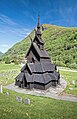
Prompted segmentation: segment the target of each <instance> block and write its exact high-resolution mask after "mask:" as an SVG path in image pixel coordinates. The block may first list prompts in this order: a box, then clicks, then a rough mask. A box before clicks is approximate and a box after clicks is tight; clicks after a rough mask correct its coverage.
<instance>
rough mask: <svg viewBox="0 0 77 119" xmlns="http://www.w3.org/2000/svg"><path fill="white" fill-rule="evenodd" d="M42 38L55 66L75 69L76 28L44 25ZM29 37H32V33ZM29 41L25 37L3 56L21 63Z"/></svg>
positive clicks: (76, 65)
mask: <svg viewBox="0 0 77 119" xmlns="http://www.w3.org/2000/svg"><path fill="white" fill-rule="evenodd" d="M43 27H44V28H45V30H44V31H42V38H43V40H44V42H45V48H46V50H47V51H48V53H49V55H50V57H51V59H52V61H53V62H55V63H56V64H57V65H60V66H68V67H73V68H77V28H64V27H59V26H55V25H49V24H44V25H43ZM30 36H31V37H32V38H33V37H34V31H32V32H31V34H30ZM30 44H31V42H30V39H29V37H26V38H25V39H24V40H22V41H21V42H19V43H16V44H15V45H14V46H13V47H12V48H10V49H9V50H8V51H7V52H6V53H5V54H4V55H3V58H4V59H6V57H8V58H10V59H14V60H18V61H21V60H22V59H24V57H25V54H26V53H27V51H28V48H29V47H30Z"/></svg>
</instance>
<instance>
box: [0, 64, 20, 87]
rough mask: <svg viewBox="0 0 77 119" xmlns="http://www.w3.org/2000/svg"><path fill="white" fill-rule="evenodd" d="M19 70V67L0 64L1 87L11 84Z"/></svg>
mask: <svg viewBox="0 0 77 119" xmlns="http://www.w3.org/2000/svg"><path fill="white" fill-rule="evenodd" d="M19 70H20V67H19V65H15V64H0V83H1V84H2V85H7V84H10V83H13V82H14V80H15V77H16V76H17V74H18V72H19Z"/></svg>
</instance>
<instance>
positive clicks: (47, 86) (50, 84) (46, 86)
mask: <svg viewBox="0 0 77 119" xmlns="http://www.w3.org/2000/svg"><path fill="white" fill-rule="evenodd" d="M50 86H52V82H49V83H48V84H47V85H45V90H46V89H47V88H49V87H50Z"/></svg>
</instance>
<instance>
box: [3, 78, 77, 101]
mask: <svg viewBox="0 0 77 119" xmlns="http://www.w3.org/2000/svg"><path fill="white" fill-rule="evenodd" d="M66 86H67V82H66V81H65V80H64V79H63V78H62V79H61V80H60V85H58V86H57V87H50V88H49V89H47V90H39V89H31V90H29V89H22V88H19V87H18V86H15V84H14V83H13V84H10V85H7V86H4V88H7V89H10V90H13V91H15V92H18V93H23V94H31V95H36V96H44V97H50V98H54V99H58V100H67V101H72V102H77V97H73V96H64V95H60V94H61V92H63V90H64V89H65V88H66Z"/></svg>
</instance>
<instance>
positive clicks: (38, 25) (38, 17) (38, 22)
mask: <svg viewBox="0 0 77 119" xmlns="http://www.w3.org/2000/svg"><path fill="white" fill-rule="evenodd" d="M37 27H40V15H39V14H38V25H37Z"/></svg>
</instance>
